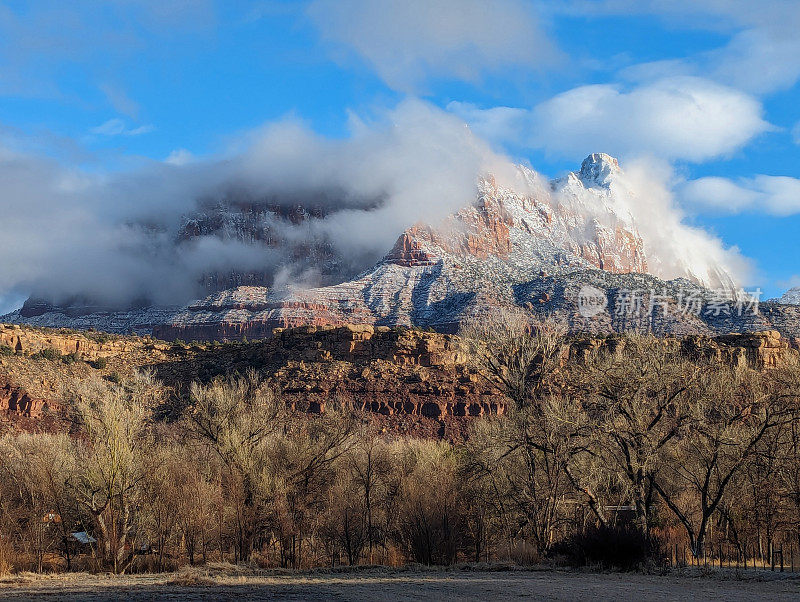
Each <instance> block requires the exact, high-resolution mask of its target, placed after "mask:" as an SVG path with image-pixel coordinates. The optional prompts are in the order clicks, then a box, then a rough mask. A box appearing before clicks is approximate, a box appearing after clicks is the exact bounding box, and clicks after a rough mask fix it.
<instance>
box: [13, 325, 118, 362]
mask: <svg viewBox="0 0 800 602" xmlns="http://www.w3.org/2000/svg"><path fill="white" fill-rule="evenodd" d="M96 336H97V337H98V338H99V339H102V341H101V340H93V339H91V338H88V337H87V336H86V335H83V334H67V333H63V332H61V333H58V332H52V333H51V332H46V331H41V330H36V329H32V328H23V327H21V326H19V325H17V324H0V346H5V347H8V348H10V349H11V350H12V351H13V352H14V353H21V354H25V355H31V354H33V353H38V352H40V351H42V350H44V349H52V350H55V351H58V352H59V353H60V354H61V355H70V354H76V355H78V356H80V357H82V358H83V359H87V360H94V359H97V358H98V357H108V356H111V355H117V354H120V353H125V352H126V351H129V350H130V348H131V346H130V344H129V343H127V342H126V341H125V340H124V339H120V338H115V337H111V336H109V335H102V334H98V335H96Z"/></svg>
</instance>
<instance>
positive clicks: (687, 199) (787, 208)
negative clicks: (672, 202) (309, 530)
mask: <svg viewBox="0 0 800 602" xmlns="http://www.w3.org/2000/svg"><path fill="white" fill-rule="evenodd" d="M681 197H682V199H683V202H684V204H686V205H688V206H694V207H698V208H700V209H706V210H711V211H714V212H718V213H741V212H747V211H758V212H765V213H769V214H771V215H776V216H781V217H785V216H789V215H796V214H798V213H800V179H797V178H791V177H788V176H766V175H757V176H755V177H752V178H738V179H736V180H731V179H728V178H720V177H706V178H699V179H697V180H691V181H689V182H686V183H685V184H684V185H683V186H682V188H681Z"/></svg>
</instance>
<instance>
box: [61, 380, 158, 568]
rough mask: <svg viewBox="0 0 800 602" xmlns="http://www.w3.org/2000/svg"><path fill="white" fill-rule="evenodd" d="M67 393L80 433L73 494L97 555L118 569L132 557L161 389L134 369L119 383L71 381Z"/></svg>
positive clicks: (151, 465) (150, 464) (128, 563)
mask: <svg viewBox="0 0 800 602" xmlns="http://www.w3.org/2000/svg"><path fill="white" fill-rule="evenodd" d="M67 395H68V398H69V399H70V400H71V402H72V403H71V407H72V415H73V419H74V421H75V423H76V425H77V427H78V428H79V429H80V433H81V439H80V440H79V441H80V444H79V445H78V448H77V453H76V457H77V461H78V469H77V475H76V478H75V479H74V481H73V488H74V491H75V495H76V496H77V499H78V501H79V502H80V503H81V504H82V505H83V506H84V507H85V508H86V509H87V510H88V512H89V513H90V514H91V516H92V518H93V520H94V523H95V527H96V529H97V533H98V534H99V540H100V543H101V550H102V558H101V560H102V561H103V563H104V565H105V566H107V567H108V568H109V569H111V570H112V571H114V572H115V573H121V572H124V571H125V570H126V569H127V567H128V566H129V565H130V563H131V562H132V561H133V554H132V553H131V552H130V551H129V548H130V547H131V543H132V542H131V541H130V538H131V536H132V535H133V533H134V528H135V525H136V518H137V517H136V504H137V501H138V497H139V495H140V493H141V484H142V482H143V480H144V478H145V476H146V475H147V474H148V473H149V472H150V471H152V470H153V469H154V466H155V464H154V462H155V461H156V460H157V458H155V457H154V455H153V454H152V453H151V449H152V446H153V440H152V437H151V433H150V429H149V423H150V415H151V412H152V408H153V407H155V405H156V404H157V403H160V401H161V400H162V397H163V389H162V388H161V386H160V385H159V384H158V383H157V382H156V381H155V380H154V379H153V378H152V376H151V375H149V374H137V375H134V376H133V377H131V378H129V379H126V380H124V381H123V382H122V383H121V384H114V383H110V382H107V381H104V380H101V379H99V378H97V377H92V378H89V379H85V380H82V381H76V382H74V383H72V385H71V387H70V389H69V390H68V391H67Z"/></svg>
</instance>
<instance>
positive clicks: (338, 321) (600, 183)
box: [0, 153, 800, 340]
mask: <svg viewBox="0 0 800 602" xmlns="http://www.w3.org/2000/svg"><path fill="white" fill-rule="evenodd" d="M505 180H508V181H510V183H505V184H503V183H499V182H498V180H497V179H495V177H492V176H487V177H485V178H482V179H480V180H479V182H478V186H477V196H476V199H475V200H474V201H473V202H472V203H469V204H467V205H466V206H465V207H464V208H462V209H461V210H459V211H457V212H456V213H454V214H452V215H451V216H450V217H448V218H447V219H445V220H444V221H443V222H442V223H439V224H435V225H432V224H423V223H420V224H417V225H415V226H413V227H411V228H408V229H407V230H406V231H405V232H403V233H402V234H401V235H400V236H399V238H398V239H397V241H396V242H395V244H394V246H393V247H392V248H391V250H390V251H389V252H388V253H387V254H386V255H385V256H384V257H383V258H382V259H381V260H380V261H378V263H377V264H375V265H374V266H373V267H371V268H370V269H368V270H366V271H363V272H362V273H360V274H358V275H356V276H355V277H353V278H347V277H346V272H347V270H348V269H352V266H353V265H354V264H353V263H352V262H351V263H348V262H347V261H345V260H344V259H342V258H339V257H337V256H336V254H335V252H334V251H333V250H332V248H330V247H328V246H326V245H325V243H324V241H323V242H322V243H318V242H316V243H314V244H312V245H304V244H301V243H298V242H297V241H296V240H295V241H293V242H291V244H293V245H295V247H293V248H292V250H291V253H292V254H293V255H300V256H306V257H308V258H309V259H308V263H309V265H310V264H314V263H317V264H321V265H322V266H323V268H322V270H321V272H322V273H324V274H325V275H326V279H328V280H336V278H337V276H338V283H336V284H331V285H328V286H318V287H307V288H304V287H300V286H291V285H290V286H287V287H281V288H277V287H275V288H272V289H270V288H267V287H264V286H258V284H260V282H261V281H260V280H258V279H257V278H255V277H248V278H249V280H248V279H246V278H242V276H241V275H235V276H234V277H230V276H224V277H223V276H217V277H216V278H215V279H214V284H215V286H212V287H210V288H211V289H212V291H213V292H212V293H211V294H210V295H209V296H207V297H205V298H203V299H200V300H198V301H194V302H192V303H190V304H189V305H187V306H186V307H184V308H181V309H174V308H147V309H141V310H131V311H127V312H108V311H107V312H102V311H101V312H93V311H90V312H83V313H81V312H77V313H76V312H71V313H70V312H69V311H65V310H63V309H59V308H54V307H42V308H40V310H39V311H35V312H34V311H31V308H30V304H28V307H27V308H23V310H20V311H18V312H15V313H14V314H10V315H8V316H4V317H2V318H0V319H2V320H3V321H6V322H26V323H30V324H33V325H37V326H68V327H72V328H88V327H94V328H99V329H102V330H109V331H112V332H128V331H134V332H138V333H152V334H154V335H155V336H157V337H160V338H164V339H176V338H181V339H187V340H191V339H194V340H198V339H199V340H205V339H219V338H229V339H239V338H244V337H247V338H266V337H269V336H270V335H271V333H272V330H273V329H274V328H277V327H290V326H299V325H317V326H323V325H325V326H330V325H343V324H371V325H376V326H397V325H406V326H412V325H413V326H420V327H425V328H433V329H436V330H440V331H444V332H454V331H456V330H457V329H458V328H459V326H460V325H462V324H464V323H465V322H468V321H471V320H480V319H481V318H482V317H483V316H486V315H488V314H490V313H492V312H495V311H498V310H500V309H502V308H511V307H514V308H522V309H523V310H524V311H528V312H534V313H538V314H556V315H559V316H561V317H563V318H564V319H565V320H567V321H568V322H569V323H570V325H571V327H572V328H573V329H574V330H582V331H589V332H608V331H615V330H630V329H636V330H648V331H655V332H658V333H661V334H691V333H698V334H714V333H726V332H735V331H752V330H767V329H771V328H775V329H777V330H779V331H781V332H782V333H784V334H785V335H787V336H790V337H795V336H800V317H799V316H798V310H799V309H800V308H798V307H792V306H786V305H783V304H780V303H770V304H767V305H768V307H766V306H765V311H760V312H755V311H753V303H752V300H749V299H747V298H742V297H741V296H739V297H738V298H734V292H733V291H734V290H735V286H734V281H733V278H732V277H731V276H730V275H729V274H728V273H727V272H726V271H725V269H724V267H723V266H719V265H714V264H707V265H706V266H705V267H704V268H703V269H697V266H696V265H693V264H692V263H691V262H690V261H688V260H685V259H682V256H679V257H678V258H677V259H676V258H675V257H666V256H664V255H663V254H660V253H659V252H661V253H663V252H664V251H663V249H658V248H657V245H650V246H649V245H648V240H645V239H644V238H643V236H642V234H641V232H640V229H639V225H638V224H637V222H636V219H635V218H634V214H633V211H632V208H633V206H634V204H635V203H637V202H640V201H641V199H637V198H636V195H635V192H634V191H633V190H632V189H631V188H630V186H629V185H628V183H627V180H626V178H625V174H624V172H623V171H622V169H621V168H620V166H619V164H618V162H617V160H616V159H614V158H613V157H610V156H608V155H605V154H602V153H596V154H592V155H590V156H589V157H587V158H586V159H585V160H584V161H583V163H582V165H581V168H580V170H579V171H576V172H571V173H569V174H568V175H566V176H565V177H563V178H559V179H557V180H553V181H547V180H545V179H544V178H542V176H540V175H539V174H537V173H536V172H534V171H532V170H530V169H528V168H526V167H523V166H517V167H516V168H515V170H514V173H513V174H511V175H510V176H509V175H507V174H506V176H505ZM270 211H272V212H273V214H274V210H270ZM293 215H295V217H291V215H290V217H289V219H298V220H301V221H302V220H304V219H324V215H322V214H320V213H319V212H317V213H314V212H311V213H309V212H308V211H306V210H301V209H298V210H296V211H295V213H294V214H293ZM284 218H285V216H284ZM271 219H272V218H271ZM263 221H264V214H259V213H258V212H257V211H256V210H254V209H249V208H247V209H246V210H244V211H242V210H241V208H239V210H238V212H231V211H230V209H227V210H226V209H215V210H213V211H209V212H206V213H205V214H203V216H202V217H200V218H198V217H197V216H195V217H193V218H192V219H190V220H185V222H184V227H183V230H182V231H183V232H185V236H198V235H209V234H212V235H219V234H220V233H227V234H225V235H230V233H231V232H233V233H234V235H237V236H239V237H240V238H242V237H247V236H249V237H251V238H252V239H256V240H259V241H261V242H266V243H267V244H283V243H281V242H280V241H277V240H274V237H271V236H270V235H269V232H268V231H267V232H266V233H265V231H264V230H263V229H259V228H261V226H259V225H258V224H262V223H263ZM304 253H305V255H304ZM667 264H669V265H670V266H672V267H671V270H672V272H671V279H669V280H665V279H663V278H661V277H659V276H663V275H665V274H664V273H662V268H661V267H660V266H664V265H667ZM649 272H652V273H649ZM242 281H247V282H252V283H254V284H255V285H246V286H232V287H230V288H228V287H227V286H226V285H231V284H232V285H236V284H239V283H240V282H242ZM220 285H223V286H220ZM717 289H724V290H725V291H727V292H726V294H725V296H724V298H723V297H721V296H720V291H719V290H717ZM587 299H590V300H591V299H594V303H595V306H586V304H585V302H586V301H587ZM690 301H691V303H690ZM723 305H724V307H723ZM687 308H688V309H689V311H687ZM709 308H710V309H709ZM651 309H653V311H650V310H651ZM695 309H697V310H698V311H694V310H695ZM766 310H768V311H766ZM34 314H35V315H34Z"/></svg>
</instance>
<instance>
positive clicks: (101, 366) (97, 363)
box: [92, 356, 108, 370]
mask: <svg viewBox="0 0 800 602" xmlns="http://www.w3.org/2000/svg"><path fill="white" fill-rule="evenodd" d="M106 366H108V358H106V357H102V356H101V357H98V358H97V359H96V360H94V361H93V362H92V367H93V368H95V369H96V370H105V369H106Z"/></svg>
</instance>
